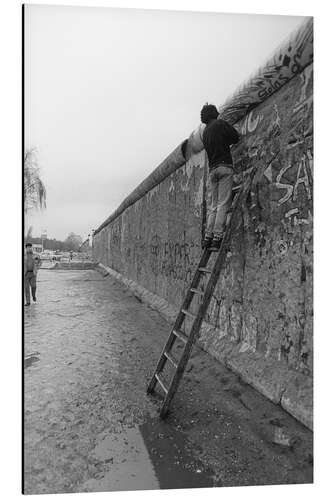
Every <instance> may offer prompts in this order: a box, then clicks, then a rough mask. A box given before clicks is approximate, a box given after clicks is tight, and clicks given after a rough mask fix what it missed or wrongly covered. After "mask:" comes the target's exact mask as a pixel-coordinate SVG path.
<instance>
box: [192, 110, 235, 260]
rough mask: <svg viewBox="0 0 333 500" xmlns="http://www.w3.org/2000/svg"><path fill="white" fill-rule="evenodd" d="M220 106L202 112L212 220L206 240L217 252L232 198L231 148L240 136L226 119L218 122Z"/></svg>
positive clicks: (208, 196)
mask: <svg viewBox="0 0 333 500" xmlns="http://www.w3.org/2000/svg"><path fill="white" fill-rule="evenodd" d="M218 116H219V113H218V111H217V108H216V106H214V105H213V104H206V105H205V106H203V108H202V110H201V121H202V123H204V124H205V125H206V127H205V129H204V132H203V138H202V141H203V144H204V148H205V150H206V153H207V156H208V166H209V175H208V185H207V188H208V190H207V201H208V219H207V227H206V232H205V238H204V241H203V247H204V248H208V247H209V248H210V249H211V250H212V251H217V250H218V249H219V248H220V246H221V241H222V238H223V232H224V229H225V222H226V215H227V211H228V208H229V207H230V203H231V199H232V184H233V174H234V170H233V162H232V156H231V153H230V145H231V144H236V143H237V142H238V140H239V134H238V132H237V130H236V129H234V127H232V126H231V125H230V124H229V123H228V122H226V121H225V120H221V119H220V120H218V119H217V118H218Z"/></svg>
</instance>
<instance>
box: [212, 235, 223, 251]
mask: <svg viewBox="0 0 333 500" xmlns="http://www.w3.org/2000/svg"><path fill="white" fill-rule="evenodd" d="M221 242H222V238H215V237H214V238H213V241H212V244H211V246H210V250H211V251H212V252H217V251H218V250H219V248H220V246H221Z"/></svg>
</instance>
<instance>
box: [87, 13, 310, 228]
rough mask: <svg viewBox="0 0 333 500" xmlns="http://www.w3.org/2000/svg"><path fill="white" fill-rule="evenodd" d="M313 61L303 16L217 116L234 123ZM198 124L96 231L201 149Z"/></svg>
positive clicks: (229, 98) (308, 30)
mask: <svg viewBox="0 0 333 500" xmlns="http://www.w3.org/2000/svg"><path fill="white" fill-rule="evenodd" d="M312 62H313V18H312V17H309V18H306V19H305V20H304V21H303V22H302V23H301V25H300V26H299V27H298V28H296V30H294V31H293V32H292V33H291V34H290V35H289V36H288V38H287V39H286V40H285V41H284V42H282V44H281V45H279V47H278V48H277V49H276V50H275V51H274V53H273V55H272V56H271V57H269V58H268V59H267V60H266V62H265V63H264V64H263V65H262V66H260V67H259V68H258V69H257V70H256V71H255V72H253V73H252V75H250V77H249V78H248V79H247V80H246V81H245V82H244V83H242V84H241V85H240V86H239V87H238V88H237V89H236V90H235V92H234V93H233V94H232V95H231V96H230V97H228V98H227V99H226V101H225V103H224V104H223V105H221V106H220V107H219V113H220V116H219V117H220V118H223V119H225V120H227V121H229V122H230V123H231V124H232V125H235V124H236V123H237V122H238V121H239V120H241V119H242V118H244V116H245V115H246V114H247V113H248V112H249V111H251V110H252V109H254V108H255V107H256V106H258V105H259V104H261V103H262V102H264V101H265V100H266V99H268V98H269V97H270V96H271V95H273V94H274V93H275V92H277V91H278V90H280V89H281V88H282V87H283V86H284V85H285V84H286V83H288V82H289V81H290V80H291V79H292V78H293V77H294V76H296V75H297V74H299V73H301V72H302V71H303V69H304V68H305V67H306V66H308V65H309V64H311V63H312ZM203 129H204V126H203V125H199V126H198V127H197V128H196V129H195V130H194V131H193V132H192V133H191V134H190V136H189V138H188V139H186V140H184V141H183V142H182V143H181V144H180V145H179V146H177V147H176V149H175V150H174V151H173V152H172V153H170V155H169V156H167V158H166V159H165V160H164V161H162V163H161V164H160V165H159V166H158V167H157V168H155V170H153V171H152V173H151V174H149V175H148V177H146V178H145V179H144V180H143V181H142V182H141V184H139V186H137V187H136V188H135V189H134V190H133V191H132V192H131V193H130V195H129V196H127V198H125V200H124V201H123V202H122V203H121V204H120V206H119V207H118V208H117V209H116V210H115V212H113V213H112V214H111V215H110V216H109V217H108V218H107V219H106V220H105V221H104V222H103V223H102V224H101V225H100V226H99V227H98V228H97V229H96V231H95V233H94V234H95V235H96V234H97V233H98V232H99V231H101V230H102V229H103V228H104V227H105V226H107V225H108V224H110V222H112V221H113V220H115V219H116V218H117V217H119V215H121V213H122V212H124V210H126V209H127V208H128V207H130V206H131V205H133V204H134V203H135V202H136V201H138V200H139V199H140V198H142V197H143V196H144V195H145V194H146V193H147V192H148V191H150V190H151V189H153V188H154V187H155V186H157V184H159V183H161V182H162V181H163V180H164V179H165V178H166V177H168V176H169V175H171V174H172V173H173V172H174V171H175V170H177V169H178V168H180V167H181V166H182V165H184V163H185V162H186V161H187V160H188V159H189V158H190V157H191V156H192V155H193V154H195V153H198V152H200V151H202V149H203V143H202V132H203Z"/></svg>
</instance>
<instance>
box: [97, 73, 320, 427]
mask: <svg viewBox="0 0 333 500" xmlns="http://www.w3.org/2000/svg"><path fill="white" fill-rule="evenodd" d="M312 88H313V65H312V64H309V65H307V66H306V67H305V69H303V71H301V72H300V73H299V74H297V75H296V76H294V77H293V78H292V79H291V80H290V81H289V82H288V83H286V84H285V85H284V86H282V87H281V88H280V89H279V90H278V91H276V92H275V93H273V94H272V95H271V96H270V97H268V98H267V99H266V100H265V101H263V102H262V103H260V104H258V105H257V106H256V107H255V108H254V109H253V110H251V111H250V112H249V113H247V114H246V115H245V116H244V117H243V118H242V119H241V120H240V121H238V122H237V124H236V127H237V128H238V129H239V130H240V132H241V134H242V139H241V141H240V143H239V144H237V145H236V146H234V147H233V149H232V155H233V158H234V164H235V169H236V172H237V173H236V176H235V177H236V178H235V181H239V180H242V179H244V178H246V176H247V175H248V174H249V172H251V171H252V169H253V168H255V169H256V170H257V172H256V174H255V178H254V182H253V185H252V189H251V192H250V194H249V196H248V198H247V200H246V202H245V203H244V204H243V206H242V207H241V209H240V210H239V211H238V213H237V217H236V221H235V225H234V228H233V237H232V243H231V248H230V252H229V254H228V259H227V265H226V267H225V269H224V270H223V271H222V272H221V276H220V279H219V282H218V285H217V287H216V289H215V292H214V295H213V298H212V301H211V304H210V307H209V310H208V313H207V316H206V321H207V323H208V324H209V325H212V326H214V329H211V330H209V329H208V330H207V329H204V331H203V333H202V335H201V339H200V340H201V343H202V345H203V346H204V348H205V349H206V350H207V351H209V352H210V353H211V354H213V355H214V356H215V357H217V358H218V359H224V360H226V361H227V362H228V363H229V365H230V366H231V367H232V368H233V369H235V367H236V370H237V369H238V370H239V371H240V373H241V374H242V375H244V378H245V379H246V380H248V381H249V383H252V384H253V385H255V386H256V387H257V388H259V390H261V391H262V392H263V393H264V394H266V395H268V397H270V398H271V399H272V400H274V401H275V402H280V403H281V404H284V405H285V407H286V409H288V411H290V412H291V413H292V414H293V415H294V416H296V417H297V418H299V419H300V420H302V421H303V422H304V423H305V424H306V425H308V426H309V427H311V425H312V423H311V422H312V409H311V404H310V403H309V398H310V399H311V395H310V396H309V394H310V393H311V380H312V359H313V357H312V354H313V352H312V316H313V311H312V234H313V233H312V214H313V210H312V188H313V136H312V130H313V119H312ZM198 149H200V148H197V150H198ZM206 176H207V163H206V155H205V152H204V151H199V152H196V153H193V152H192V154H191V155H190V157H189V158H188V159H187V161H186V162H185V164H183V165H182V166H180V167H179V168H178V169H176V170H175V171H173V172H172V173H171V174H170V175H168V176H167V177H165V178H164V179H163V180H162V181H161V182H160V183H158V184H157V185H156V186H155V187H154V188H153V189H151V190H149V191H148V192H146V194H144V195H143V196H142V197H141V198H140V199H138V200H137V201H136V202H135V203H133V204H132V205H130V206H129V207H128V208H126V209H125V210H123V211H122V212H121V214H120V215H119V216H117V217H116V218H114V219H113V220H112V221H111V222H110V223H108V224H105V225H104V226H103V227H101V228H100V230H99V231H98V233H97V234H95V236H94V240H93V252H94V257H95V259H96V260H98V261H99V262H101V263H102V264H104V265H105V266H108V267H110V268H112V269H114V270H115V271H117V272H118V273H120V274H121V275H123V276H125V277H126V278H128V279H130V280H133V281H134V282H137V283H138V284H139V285H141V286H143V287H144V288H146V289H147V290H148V291H149V292H152V293H153V294H156V295H157V296H160V297H162V298H163V299H165V300H166V301H167V302H168V303H170V304H172V305H174V306H177V307H178V306H180V304H181V301H182V299H183V298H184V295H185V293H186V290H187V288H188V285H189V283H190V280H191V277H192V276H193V272H194V270H195V266H196V265H197V263H198V260H199V257H200V255H201V237H202V231H203V226H204V223H205V218H206V205H205V185H206ZM212 332H213V333H212ZM259 366H260V367H262V368H260V370H259V368H258V367H259ZM242 370H243V372H242ZM258 374H259V375H258ZM256 377H257V379H258V380H256ZM280 379H281V382H279V380H280ZM293 384H294V385H293ZM295 384H296V385H295ZM309 387H310V389H309ZM304 392H306V394H305V395H304ZM300 394H301V395H300ZM302 398H303V399H302ZM303 400H306V402H305V403H304V401H303ZM303 403H304V405H303V406H304V407H305V410H304V408H303V409H302V408H301V406H302V404H303Z"/></svg>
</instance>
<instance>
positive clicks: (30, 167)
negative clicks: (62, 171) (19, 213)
mask: <svg viewBox="0 0 333 500" xmlns="http://www.w3.org/2000/svg"><path fill="white" fill-rule="evenodd" d="M45 208H46V188H45V185H44V183H43V181H42V180H41V178H40V169H39V165H38V156H37V149H36V148H32V149H28V150H27V151H26V152H25V155H24V213H25V214H27V213H28V211H29V210H43V209H45Z"/></svg>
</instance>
